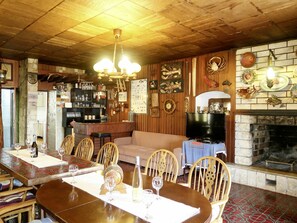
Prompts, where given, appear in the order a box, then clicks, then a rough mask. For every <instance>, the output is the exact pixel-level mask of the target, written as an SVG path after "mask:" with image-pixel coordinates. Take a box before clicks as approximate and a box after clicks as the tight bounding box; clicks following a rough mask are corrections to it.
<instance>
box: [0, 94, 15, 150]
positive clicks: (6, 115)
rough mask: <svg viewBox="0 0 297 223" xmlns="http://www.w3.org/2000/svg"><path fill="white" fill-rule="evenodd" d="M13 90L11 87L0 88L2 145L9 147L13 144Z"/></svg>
mask: <svg viewBox="0 0 297 223" xmlns="http://www.w3.org/2000/svg"><path fill="white" fill-rule="evenodd" d="M14 95H15V91H14V90H13V89H1V107H2V122H3V141H4V142H3V147H10V146H11V145H12V144H14V142H15V140H14V138H15V136H14V131H13V130H14V123H15V118H14V117H15V103H14Z"/></svg>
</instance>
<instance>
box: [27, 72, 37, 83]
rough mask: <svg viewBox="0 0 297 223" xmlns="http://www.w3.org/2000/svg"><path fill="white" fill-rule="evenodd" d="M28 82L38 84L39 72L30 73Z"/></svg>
mask: <svg viewBox="0 0 297 223" xmlns="http://www.w3.org/2000/svg"><path fill="white" fill-rule="evenodd" d="M28 82H29V83H30V84H36V83H37V74H33V73H28Z"/></svg>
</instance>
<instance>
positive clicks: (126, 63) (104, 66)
mask: <svg viewBox="0 0 297 223" xmlns="http://www.w3.org/2000/svg"><path fill="white" fill-rule="evenodd" d="M113 34H114V36H115V43H114V51H113V60H112V61H111V60H110V59H107V58H104V59H102V60H100V61H98V62H97V63H95V64H94V66H93V69H94V70H95V71H96V72H98V78H99V79H101V78H102V77H108V78H109V79H110V80H112V79H121V78H125V79H126V80H129V78H136V74H137V73H138V72H139V71H140V70H141V66H140V65H139V64H138V63H135V62H134V63H132V62H131V61H130V60H129V58H128V57H127V56H125V55H124V52H123V46H122V45H121V41H120V37H121V34H122V30H121V29H114V30H113ZM118 44H120V46H121V59H120V61H119V62H118V64H117V65H116V63H115V60H116V58H117V56H116V53H117V45H118ZM117 67H118V69H117Z"/></svg>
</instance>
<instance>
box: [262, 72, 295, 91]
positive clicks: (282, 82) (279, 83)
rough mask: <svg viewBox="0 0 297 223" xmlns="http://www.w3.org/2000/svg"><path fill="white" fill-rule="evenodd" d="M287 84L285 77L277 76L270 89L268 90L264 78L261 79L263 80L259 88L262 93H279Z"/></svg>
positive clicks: (287, 80) (287, 79)
mask: <svg viewBox="0 0 297 223" xmlns="http://www.w3.org/2000/svg"><path fill="white" fill-rule="evenodd" d="M288 84H289V78H288V77H287V76H285V75H282V74H279V75H278V76H277V79H276V81H274V83H273V86H272V87H271V88H269V87H268V86H267V80H266V78H263V80H262V81H261V82H260V87H261V89H262V90H264V91H280V90H282V89H284V88H285V87H287V86H288Z"/></svg>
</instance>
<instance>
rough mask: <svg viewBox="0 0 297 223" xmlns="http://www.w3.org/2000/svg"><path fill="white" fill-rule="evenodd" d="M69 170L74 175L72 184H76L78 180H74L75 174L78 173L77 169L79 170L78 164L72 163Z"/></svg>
mask: <svg viewBox="0 0 297 223" xmlns="http://www.w3.org/2000/svg"><path fill="white" fill-rule="evenodd" d="M68 170H69V172H70V173H71V175H72V181H71V184H75V183H76V181H75V180H74V176H75V175H76V173H77V171H78V166H77V165H76V164H70V165H69V169H68Z"/></svg>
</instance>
